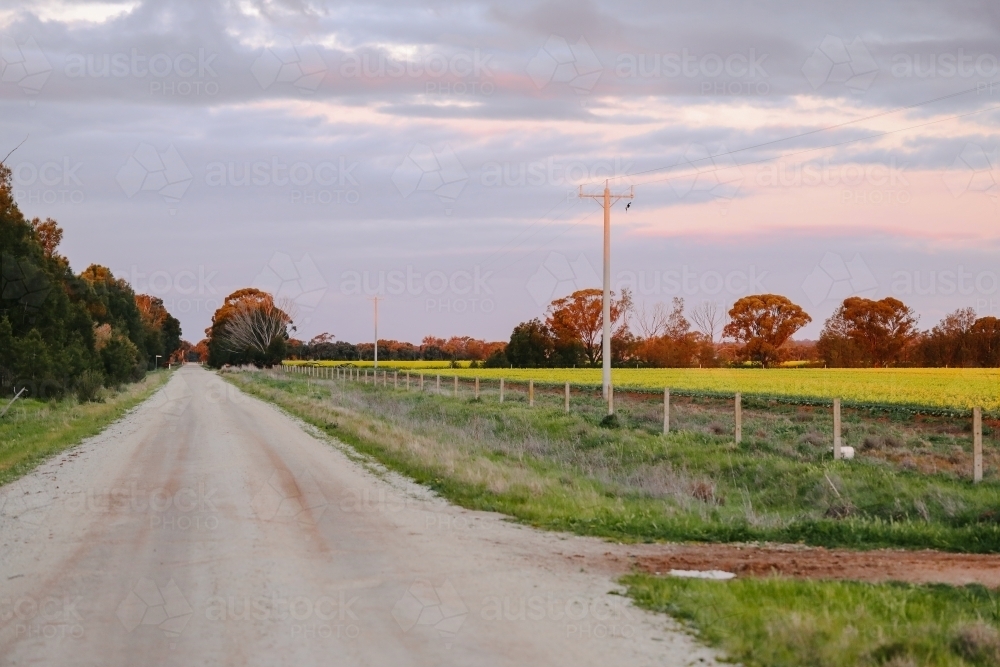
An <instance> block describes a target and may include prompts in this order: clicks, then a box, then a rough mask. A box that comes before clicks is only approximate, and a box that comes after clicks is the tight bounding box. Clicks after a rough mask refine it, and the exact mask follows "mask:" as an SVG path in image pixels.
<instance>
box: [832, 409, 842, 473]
mask: <svg viewBox="0 0 1000 667" xmlns="http://www.w3.org/2000/svg"><path fill="white" fill-rule="evenodd" d="M842 445H843V441H842V440H841V439H840V399H839V398H835V399H833V458H834V460H835V461H839V460H840V459H842V458H843V457H844V453H843V452H842V451H841V449H840V448H841V446H842Z"/></svg>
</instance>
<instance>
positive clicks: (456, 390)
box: [451, 375, 458, 398]
mask: <svg viewBox="0 0 1000 667" xmlns="http://www.w3.org/2000/svg"><path fill="white" fill-rule="evenodd" d="M451 395H452V396H454V397H455V398H458V376H457V375H456V376H455V382H454V385H453V387H452V391H451Z"/></svg>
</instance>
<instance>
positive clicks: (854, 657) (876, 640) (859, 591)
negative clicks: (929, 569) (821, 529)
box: [622, 574, 1000, 667]
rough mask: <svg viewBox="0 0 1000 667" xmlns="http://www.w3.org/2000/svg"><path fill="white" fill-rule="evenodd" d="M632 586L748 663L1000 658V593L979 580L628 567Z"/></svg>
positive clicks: (834, 666)
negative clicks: (739, 575)
mask: <svg viewBox="0 0 1000 667" xmlns="http://www.w3.org/2000/svg"><path fill="white" fill-rule="evenodd" d="M622 582H623V583H624V584H625V585H626V586H628V594H629V595H630V596H631V597H633V598H634V599H635V600H636V602H637V603H638V604H639V605H640V606H642V607H645V608H647V609H651V610H654V611H660V612H666V613H668V614H670V615H672V616H674V617H675V618H677V619H679V620H681V621H684V622H687V623H688V624H689V625H690V627H691V628H692V630H694V631H695V632H696V633H697V634H698V636H699V638H701V639H702V640H703V641H705V642H706V643H708V644H710V645H712V646H715V647H718V648H719V649H721V650H722V651H723V653H724V654H725V655H726V656H727V657H728V658H729V659H731V660H734V661H740V662H741V663H743V664H744V665H746V666H747V667H765V666H766V667H783V666H786V665H787V666H789V667H791V666H795V667H798V666H800V665H809V667H848V666H850V667H854V666H856V665H892V666H893V667H910V666H913V667H916V666H918V665H919V666H924V665H927V666H933V667H938V666H940V667H945V666H949V667H950V666H958V665H977V666H983V667H985V666H987V665H991V666H994V665H997V664H1000V634H998V629H1000V594H998V593H997V592H996V591H991V590H988V589H986V588H983V587H982V586H965V587H957V588H956V587H950V586H943V585H908V584H893V583H888V584H865V583H857V582H837V581H807V580H794V579H781V578H770V579H734V580H730V581H706V580H694V579H679V578H673V577H654V576H651V575H640V574H635V575H630V576H627V577H625V578H624V579H623V580H622Z"/></svg>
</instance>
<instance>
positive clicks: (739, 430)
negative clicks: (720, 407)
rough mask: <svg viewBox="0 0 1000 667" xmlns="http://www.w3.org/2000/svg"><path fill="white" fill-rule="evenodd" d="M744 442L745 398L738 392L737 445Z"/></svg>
mask: <svg viewBox="0 0 1000 667" xmlns="http://www.w3.org/2000/svg"><path fill="white" fill-rule="evenodd" d="M742 441H743V397H742V396H740V392H736V444H737V445H738V444H740V443H741V442H742Z"/></svg>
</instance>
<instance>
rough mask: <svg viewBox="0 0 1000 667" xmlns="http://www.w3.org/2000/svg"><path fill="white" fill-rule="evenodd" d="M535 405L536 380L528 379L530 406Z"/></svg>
mask: <svg viewBox="0 0 1000 667" xmlns="http://www.w3.org/2000/svg"><path fill="white" fill-rule="evenodd" d="M534 406H535V381H534V380H528V407H529V408H530V407H534Z"/></svg>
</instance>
